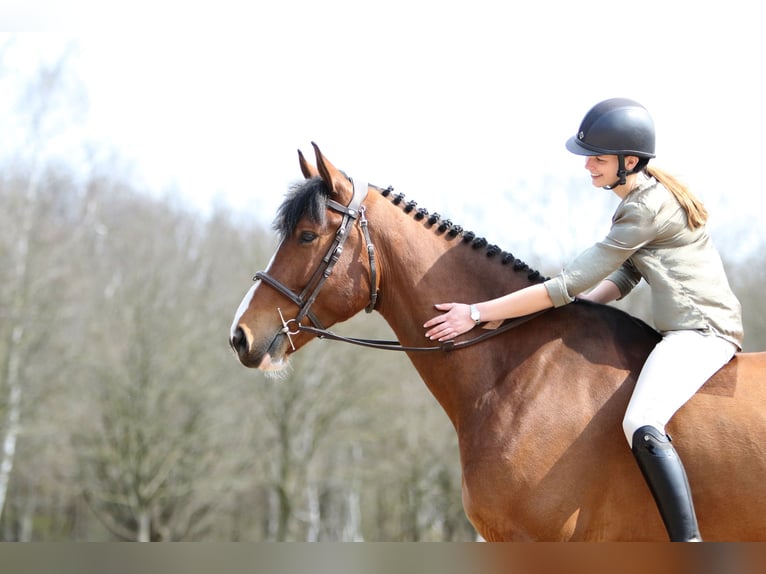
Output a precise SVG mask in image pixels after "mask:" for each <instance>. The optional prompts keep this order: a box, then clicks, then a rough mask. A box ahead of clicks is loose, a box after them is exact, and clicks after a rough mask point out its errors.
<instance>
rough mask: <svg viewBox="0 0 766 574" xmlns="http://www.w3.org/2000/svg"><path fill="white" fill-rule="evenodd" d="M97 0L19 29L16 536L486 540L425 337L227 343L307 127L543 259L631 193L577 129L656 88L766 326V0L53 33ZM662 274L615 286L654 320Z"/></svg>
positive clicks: (6, 461) (479, 6)
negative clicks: (763, 4) (376, 342)
mask: <svg viewBox="0 0 766 574" xmlns="http://www.w3.org/2000/svg"><path fill="white" fill-rule="evenodd" d="M42 4H46V3H45V2H43V3H42ZM80 4H82V2H75V3H74V7H73V8H71V9H70V8H66V9H65V8H62V7H61V6H58V5H54V4H51V5H50V6H44V7H45V8H49V9H47V10H42V11H41V12H40V14H41V15H40V16H39V17H37V16H36V15H33V16H30V17H28V18H27V19H22V20H19V21H18V22H16V21H15V20H6V21H9V22H12V23H13V24H14V25H16V27H17V28H18V30H15V31H10V32H6V33H3V34H0V445H2V450H1V451H0V539H2V540H6V541H19V540H23V541H86V540H87V541H107V540H108V541H117V540H131V541H136V540H156V541H171V540H187V541H191V540H205V541H283V540H301V541H318V540H328V541H330V540H332V541H335V540H368V541H420V540H473V539H475V533H474V532H473V529H472V528H471V526H470V524H468V522H467V521H466V519H465V516H464V514H463V510H462V505H461V499H460V473H459V462H458V458H457V447H456V439H455V433H454V430H453V429H452V427H451V425H450V424H449V421H448V420H447V418H446V416H445V415H444V414H443V412H442V411H441V409H440V407H439V405H438V404H437V403H436V401H435V400H434V399H433V398H432V397H431V395H430V394H429V393H428V391H427V389H426V388H425V386H424V385H423V383H422V382H421V381H420V379H419V378H418V376H417V374H416V373H415V371H414V369H413V368H412V367H411V366H410V364H409V362H408V361H407V360H406V357H405V356H404V355H400V354H396V353H387V352H383V351H374V350H363V349H358V348H351V347H347V346H344V345H342V344H340V343H334V342H329V341H318V342H316V343H313V344H312V345H310V346H308V347H307V348H305V349H303V350H302V351H301V352H300V353H299V354H298V355H296V357H295V358H294V361H293V366H292V369H291V370H290V372H289V374H288V375H287V376H286V377H284V378H283V379H282V380H273V379H268V378H266V377H265V376H263V375H262V374H260V373H257V372H255V371H249V370H246V369H244V368H243V367H241V366H240V365H239V363H238V362H237V361H236V359H235V358H234V356H233V354H232V352H231V351H230V350H229V347H228V344H227V337H228V329H229V325H230V322H231V320H232V317H233V315H234V312H235V310H236V308H237V305H238V304H239V302H240V300H241V298H242V296H243V295H244V293H245V291H246V290H247V289H248V288H249V286H250V285H251V280H252V276H253V275H254V273H255V271H257V270H259V269H262V268H264V267H265V265H266V263H267V262H268V260H269V258H270V256H271V253H272V251H273V249H274V247H275V237H274V235H273V233H272V230H271V221H272V219H273V217H274V215H275V212H276V209H277V207H278V206H279V204H280V202H281V200H282V197H283V194H284V193H285V191H286V190H287V188H288V186H289V185H290V184H291V183H292V182H294V181H296V180H297V179H298V178H299V177H300V171H299V169H298V163H297V154H296V149H298V148H302V149H303V150H304V151H305V152H311V149H310V148H311V146H310V142H311V141H316V142H317V143H318V144H319V146H320V147H321V148H322V151H323V152H324V153H325V154H326V155H327V157H328V158H329V159H330V161H332V162H333V163H334V164H335V165H336V166H337V167H339V168H341V169H344V170H345V171H347V172H348V173H349V174H350V175H352V176H353V175H356V176H358V177H361V178H363V179H366V180H367V181H369V182H371V183H374V184H377V185H380V186H384V187H385V186H388V185H392V186H394V188H395V189H396V191H397V192H401V193H404V194H405V195H406V196H407V198H408V199H414V200H416V201H418V205H419V206H420V207H425V208H427V209H428V210H430V211H438V212H439V213H441V214H442V215H444V216H445V217H449V218H450V219H452V220H453V221H454V222H455V223H459V224H460V225H462V226H463V227H464V228H466V229H470V230H473V231H475V232H476V233H477V234H479V235H483V236H485V237H486V238H487V239H488V240H489V241H490V242H492V243H496V244H498V245H499V246H501V247H502V248H503V249H506V250H508V251H512V252H513V253H514V254H516V255H517V256H519V257H521V258H522V259H524V260H525V261H526V262H527V263H529V264H530V265H531V266H532V267H535V268H538V269H540V270H541V271H542V272H543V273H544V274H546V275H552V274H555V273H556V272H557V271H558V270H559V269H560V268H561V266H562V265H563V264H564V263H565V262H566V261H567V260H568V259H570V258H571V257H573V256H574V255H576V254H577V253H578V252H579V251H581V250H582V249H584V248H585V247H587V246H589V245H590V244H591V243H593V242H594V241H596V240H598V239H600V238H601V237H602V236H603V235H604V233H605V232H606V231H607V230H608V227H609V222H610V217H611V213H612V212H613V210H614V208H615V207H616V205H617V198H616V197H615V196H613V194H611V193H610V192H607V191H604V190H599V189H595V188H593V187H592V186H591V185H590V181H589V178H588V177H587V173H586V172H585V171H584V169H583V163H584V162H583V160H582V158H578V157H574V156H571V155H570V154H568V153H567V152H566V150H565V149H564V141H565V140H566V138H567V137H569V136H570V135H572V134H573V133H574V132H575V131H576V129H577V127H578V125H579V122H580V120H581V118H582V116H583V115H584V114H585V112H586V111H587V110H588V109H589V108H590V107H591V106H592V105H593V104H595V103H596V102H598V101H600V100H602V99H605V98H608V97H613V96H626V97H632V98H634V99H637V100H639V101H640V102H642V103H643V104H644V105H646V107H647V108H648V109H649V111H650V112H651V113H652V115H653V116H654V118H655V122H656V124H657V132H658V156H659V157H658V159H657V160H656V162H655V163H656V164H657V165H658V166H662V167H664V168H666V169H667V170H668V171H671V172H673V173H676V174H677V175H679V176H680V177H681V179H684V180H685V181H687V182H688V183H690V184H691V185H692V188H693V189H694V190H695V192H696V193H697V194H698V195H699V196H700V197H701V198H702V199H703V201H704V202H705V203H706V205H707V206H708V208H709V210H710V211H711V222H710V227H711V230H712V233H713V236H714V239H715V241H716V243H717V244H718V246H719V249H720V251H721V252H722V256H723V258H724V260H725V264H726V266H727V269H728V271H729V277H730V280H731V283H732V286H733V287H734V290H735V292H736V293H737V295H738V296H739V297H740V299H741V301H742V304H743V308H744V316H745V329H746V350H762V349H766V317H765V316H764V314H763V309H762V302H763V294H762V293H763V290H762V284H763V281H764V275H766V271H764V270H765V269H766V264H765V263H766V261H765V260H764V259H765V256H764V249H763V247H764V236H763V232H762V230H763V229H764V223H765V222H764V217H765V216H764V214H765V213H766V210H765V209H764V202H765V201H766V194H764V189H763V187H764V186H763V183H762V182H761V178H760V177H759V174H758V166H759V165H760V162H761V155H762V153H763V151H764V146H763V143H762V134H763V133H764V128H766V112H764V108H763V106H762V102H763V101H766V93H764V92H765V91H766V88H765V87H764V86H763V82H761V81H760V78H759V77H757V74H756V70H757V69H760V67H759V66H760V62H759V61H758V60H759V58H760V55H761V54H763V53H764V48H765V47H766V46H764V44H766V40H764V39H763V37H762V35H760V33H759V32H758V30H756V22H757V19H756V18H754V17H753V10H755V8H754V7H753V6H751V5H750V4H749V3H746V2H744V1H743V2H739V1H738V0H735V1H734V2H733V5H732V3H729V4H728V5H727V10H726V12H725V13H724V14H721V13H720V9H719V8H718V7H717V5H715V4H712V3H711V4H709V5H708V4H706V3H704V2H703V3H697V4H695V5H694V14H693V15H692V14H689V13H687V8H680V7H679V8H675V7H669V6H663V3H662V2H653V1H648V2H644V3H642V4H641V5H640V7H633V6H630V7H628V6H625V8H620V7H615V6H614V5H613V4H610V3H608V2H599V1H594V2H585V3H564V2H543V3H534V6H532V5H529V6H527V5H524V6H523V7H520V6H513V5H508V6H499V5H496V3H492V2H488V1H483V0H479V1H478V2H472V3H471V4H470V7H469V6H468V5H463V4H460V3H456V2H444V1H442V2H438V3H437V2H420V3H416V4H412V3H411V2H408V3H406V4H405V3H400V2H397V1H394V2H391V3H386V4H385V5H383V4H381V5H375V6H374V7H369V8H368V7H364V5H363V4H362V3H358V2H355V3H352V2H342V1H331V2H328V3H321V7H320V6H319V5H313V4H310V3H304V2H298V3H272V4H275V5H274V6H269V7H263V8H252V9H250V11H248V12H247V13H243V12H241V11H238V10H241V9H236V8H235V7H234V6H233V5H232V4H231V3H229V2H223V3H220V4H219V3H216V5H215V8H212V7H208V8H203V7H202V6H198V5H195V6H184V7H183V8H180V7H178V6H176V7H175V9H170V8H166V7H165V5H164V4H161V5H160V6H159V7H157V8H155V9H154V11H153V12H149V11H148V10H135V9H129V8H123V9H122V10H116V11H113V12H109V13H107V12H105V11H103V10H102V11H101V12H98V13H97V14H96V15H97V16H98V17H99V18H100V20H98V22H103V23H104V25H103V26H90V27H87V28H88V31H87V32H83V33H78V34H68V35H64V34H60V33H58V32H55V31H54V30H53V28H54V27H55V26H56V25H57V24H59V23H61V22H78V21H79V20H78V18H80V17H82V18H86V17H87V14H86V13H85V12H84V11H82V10H77V8H78V7H79V6H80ZM148 14H152V16H151V17H149V16H148ZM176 19H177V20H176ZM176 21H181V22H183V23H184V24H186V25H187V26H185V27H184V29H183V30H182V31H176V30H175V28H174V27H173V25H172V23H173V22H176ZM117 23H121V24H124V26H123V27H122V28H121V29H132V30H134V31H133V32H130V33H127V32H119V33H112V32H110V31H109V30H110V26H112V27H113V26H114V25H115V24H117ZM169 23H170V24H169ZM133 25H135V26H136V27H135V28H134V27H133ZM225 26H230V28H228V27H225ZM11 29H13V26H11ZM218 29H226V30H228V31H227V32H219V31H215V30H218ZM757 32H758V33H757ZM307 155H308V157H313V156H312V154H311V153H307ZM646 295H647V294H646V291H645V290H642V289H639V291H638V292H637V293H635V294H634V295H632V296H631V297H630V298H628V300H626V301H624V302H621V303H620V304H621V305H622V306H623V307H624V308H626V309H627V310H629V311H630V312H632V313H634V314H636V315H639V316H641V317H642V318H644V319H646V320H647V321H649V322H651V316H650V314H649V312H648V309H647V306H646V300H647V297H646ZM338 331H340V332H346V333H353V334H354V335H356V336H361V337H381V338H390V336H391V334H390V332H389V330H388V327H387V325H385V323H384V322H383V321H382V320H381V319H380V317H378V316H376V315H373V316H363V317H356V318H354V319H352V320H351V321H350V322H348V323H347V324H345V325H343V326H340V327H339V328H338ZM339 366H341V367H342V368H339Z"/></svg>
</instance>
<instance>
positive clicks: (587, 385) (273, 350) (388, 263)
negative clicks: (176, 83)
mask: <svg viewBox="0 0 766 574" xmlns="http://www.w3.org/2000/svg"><path fill="white" fill-rule="evenodd" d="M316 154H317V166H318V168H319V169H318V171H317V170H315V169H314V168H313V167H312V166H309V165H308V164H307V163H306V162H305V160H304V159H303V156H300V158H301V167H302V169H303V172H304V174H305V175H306V177H307V179H308V180H309V181H307V183H306V184H305V185H307V186H308V185H313V186H314V187H316V188H317V189H319V188H322V189H324V193H325V194H328V195H329V197H330V199H332V200H334V201H335V202H337V203H338V204H341V205H344V206H345V205H348V204H349V202H350V201H351V197H352V194H353V191H352V185H351V183H350V182H349V180H348V179H347V178H346V177H345V176H344V175H343V174H341V173H340V172H339V171H337V170H336V169H335V168H334V167H333V166H332V165H331V164H330V163H329V162H328V161H327V160H326V159H325V158H324V157H323V156H322V154H321V153H320V152H319V150H318V149H317V150H316ZM319 177H321V179H322V181H323V182H324V183H323V184H322V185H319V179H318V178H319ZM288 202H291V203H288ZM363 205H364V208H365V215H366V218H367V219H368V220H369V229H370V237H371V242H372V243H373V244H374V246H375V259H374V262H375V266H376V272H375V273H371V263H370V261H371V259H370V258H369V257H368V253H367V250H366V248H365V240H364V238H363V234H362V232H361V231H359V229H358V226H356V225H355V226H354V227H353V228H350V229H351V232H350V233H349V234H348V238H347V240H346V243H345V246H344V252H343V255H342V257H340V258H339V259H338V262H337V265H335V268H334V270H333V272H332V274H331V275H330V276H329V278H327V280H326V282H325V283H324V285H323V286H322V288H321V293H319V294H318V297H317V298H316V301H315V303H314V304H313V307H312V312H313V316H314V317H315V318H317V319H318V320H319V321H321V322H322V323H323V324H324V325H327V326H329V325H332V324H334V323H337V322H339V321H343V320H346V319H348V318H349V317H351V316H353V315H354V314H356V313H358V312H359V311H360V310H361V309H363V308H365V306H366V305H367V304H368V302H369V298H370V288H371V285H370V284H371V283H378V282H379V293H380V295H379V298H378V301H377V306H376V309H377V311H378V312H380V314H381V315H382V316H383V317H384V318H385V320H386V321H387V322H388V323H389V325H390V326H391V328H392V329H393V331H394V332H395V334H396V336H397V337H398V338H399V341H400V342H401V343H402V345H407V346H424V345H428V344H430V342H429V341H428V340H427V339H426V338H425V336H424V332H425V331H424V329H423V327H422V325H423V323H424V322H425V321H426V320H427V319H429V318H430V317H432V316H433V315H434V313H435V310H434V307H433V305H434V304H435V303H438V302H449V301H468V302H472V301H481V300H485V299H489V298H493V297H497V296H499V295H502V294H504V293H507V292H509V291H514V290H517V289H520V288H522V287H525V286H526V285H529V284H531V283H534V282H538V281H539V280H540V279H539V277H538V276H536V275H535V274H533V273H530V272H529V271H530V270H529V269H528V268H527V267H526V266H525V265H520V264H519V263H520V262H519V261H518V260H515V265H514V264H513V263H511V264H510V265H504V264H503V262H501V259H503V254H497V253H495V251H496V250H495V249H494V248H492V247H490V248H489V249H484V248H483V247H484V245H483V244H482V243H479V244H478V246H479V247H481V248H479V249H477V248H476V247H477V243H476V242H471V241H468V240H467V239H466V234H463V233H461V232H456V231H455V230H454V229H453V228H452V227H451V226H450V225H449V224H443V222H434V219H435V217H431V218H429V217H428V216H423V214H422V212H421V214H420V216H418V215H417V211H416V210H414V209H411V207H412V206H411V205H410V206H405V205H404V204H401V203H400V202H399V201H396V199H394V200H393V201H392V199H391V198H389V197H386V196H385V195H384V194H383V193H380V192H379V190H376V189H374V188H372V189H371V192H370V193H369V195H368V196H367V197H366V199H365V200H364V204H363ZM297 209H298V206H297V205H296V200H295V199H292V200H290V199H288V200H287V201H286V202H285V204H284V205H283V207H282V209H281V211H280V214H281V223H282V229H281V231H282V234H283V240H282V242H281V244H280V246H279V248H278V250H277V252H276V254H275V255H274V258H273V259H272V261H271V263H270V265H269V268H268V269H267V273H268V275H269V277H272V278H276V279H278V281H279V282H280V283H281V284H282V285H284V286H286V287H287V288H288V289H290V290H292V291H293V292H295V291H298V292H299V291H300V290H301V289H303V288H304V286H306V285H307V284H308V283H309V282H310V281H311V277H312V273H313V272H314V269H315V268H316V267H317V266H318V265H319V264H320V260H321V259H322V256H323V255H324V254H325V253H326V251H327V249H328V245H330V244H331V243H332V241H333V240H334V239H335V234H336V230H337V229H338V228H339V227H340V226H341V225H342V221H341V215H340V214H338V213H336V212H334V211H331V210H327V211H326V212H325V213H318V214H316V215H318V216H319V217H318V220H316V221H314V220H312V218H311V217H308V216H303V217H297V215H296V213H292V219H291V217H290V216H291V211H295V210H297ZM298 215H299V214H298ZM325 218H326V219H325ZM490 255H491V256H490ZM505 255H507V254H505ZM506 259H507V257H506ZM511 260H513V258H511ZM373 277H374V278H373ZM271 287H273V285H268V284H266V283H265V282H264V281H259V282H257V283H256V285H254V287H253V288H252V289H251V290H250V292H248V294H247V295H246V296H245V299H244V300H243V302H242V305H241V306H240V309H239V311H238V312H237V316H236V318H235V321H234V324H233V325H232V345H233V346H234V348H235V350H236V351H237V353H238V356H239V359H240V360H241V361H242V363H243V364H244V365H246V366H250V367H257V368H260V369H264V370H269V369H278V368H280V367H281V366H283V365H284V362H285V360H286V357H287V356H288V355H289V354H290V353H292V352H293V349H292V348H291V345H290V341H289V340H288V337H287V336H286V334H285V331H286V330H287V328H290V329H293V335H292V340H293V343H294V344H295V349H298V348H300V347H301V346H302V345H304V344H306V343H307V342H308V341H309V340H310V339H311V338H312V335H310V334H306V333H303V332H301V333H298V334H295V331H297V329H294V324H293V325H292V326H290V323H291V322H290V321H287V322H286V323H285V321H284V320H281V319H280V315H279V313H278V311H277V308H280V309H281V312H282V313H283V315H284V317H285V319H289V318H291V317H295V315H296V313H297V311H296V308H297V307H298V306H299V305H298V304H297V303H296V302H290V301H289V300H288V299H287V297H286V296H285V294H284V292H281V291H279V290H278V289H273V288H271ZM373 291H374V289H373ZM302 321H303V322H307V320H306V319H302ZM480 332H482V330H481V329H478V328H477V329H474V331H472V332H470V333H467V334H466V335H463V336H462V337H460V338H459V339H458V341H461V340H466V339H470V338H471V337H472V336H475V335H476V334H478V333H480ZM657 341H658V334H657V333H656V332H655V331H654V330H652V329H650V328H649V327H648V326H647V325H645V324H644V323H642V322H640V321H638V320H636V319H634V318H632V317H630V316H628V315H627V314H625V313H623V312H621V311H619V310H617V309H614V308H612V307H609V306H603V305H596V304H590V303H585V302H582V303H581V302H577V303H573V304H571V305H568V306H566V307H563V308H560V309H556V310H550V311H547V312H545V313H543V314H542V315H540V316H538V317H536V318H534V319H532V320H530V321H527V322H525V323H523V324H520V325H519V326H517V327H516V328H514V329H511V330H509V331H507V332H505V333H503V334H501V335H499V336H497V337H495V338H491V339H488V340H486V341H484V342H482V343H480V344H476V345H472V346H469V347H466V348H463V349H459V350H454V351H451V352H445V351H439V352H409V353H408V355H409V358H410V359H411V361H412V363H413V364H414V366H415V368H416V369H417V371H418V373H419V374H420V376H421V377H422V378H423V380H424V381H425V383H426V385H427V386H428V388H429V389H430V390H431V392H432V393H433V395H434V396H435V397H436V399H437V400H438V401H439V403H440V404H441V406H442V407H443V408H444V410H445V411H446V413H447V415H448V416H449V418H450V420H451V421H452V423H453V425H454V427H455V430H456V431H457V435H458V440H459V446H460V458H461V464H462V471H463V503H464V507H465V510H466V513H467V515H468V517H469V518H470V520H471V522H472V523H473V524H474V526H475V527H476V529H477V531H478V532H479V533H480V534H481V535H482V536H483V537H484V538H485V539H487V540H667V535H666V533H665V529H664V527H663V524H662V522H661V519H660V517H659V514H658V512H657V509H656V506H655V504H654V501H653V499H652V497H651V494H650V493H649V490H648V488H647V487H646V485H645V484H644V481H643V478H642V477H641V474H640V471H639V470H638V467H637V465H636V463H635V461H634V460H633V457H632V455H631V453H630V449H629V447H628V445H627V442H626V440H625V437H624V435H623V432H622V428H621V421H622V416H623V414H624V411H625V407H626V405H627V402H628V399H629V397H630V393H631V391H632V389H633V385H634V383H635V381H636V378H637V376H638V373H639V371H640V369H641V367H642V365H643V362H644V360H645V359H646V356H647V354H648V353H649V352H650V350H651V349H652V348H653V346H654V345H655V344H656V342H657ZM764 373H766V353H752V354H739V355H737V356H736V357H735V358H734V359H733V360H732V361H731V362H730V363H729V364H728V365H727V366H725V367H724V368H723V369H722V370H721V371H719V373H717V374H716V375H715V377H714V378H713V379H711V380H710V381H709V382H708V383H707V384H706V385H705V386H704V387H703V388H702V389H701V390H700V392H698V393H697V394H696V395H695V396H694V397H693V398H692V399H691V400H690V401H689V402H688V403H687V404H686V405H685V406H684V407H683V408H682V409H681V410H680V411H679V412H678V413H677V414H676V416H675V417H674V418H673V419H672V421H671V423H670V424H669V426H668V431H669V433H670V434H671V436H672V437H673V438H674V442H675V445H676V448H677V450H678V451H679V453H680V455H681V457H682V459H683V460H684V463H685V465H686V470H687V473H688V475H689V480H690V483H691V486H692V492H693V495H694V499H695V504H696V509H697V515H698V519H699V523H700V530H701V532H702V535H703V537H704V538H705V539H706V540H766V496H765V494H766V489H765V488H764V480H766V441H764V437H766V409H764V405H766V385H764V384H763V382H764V381H763V378H764ZM668 384H669V385H671V384H673V381H668Z"/></svg>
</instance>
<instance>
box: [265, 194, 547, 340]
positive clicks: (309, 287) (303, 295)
mask: <svg viewBox="0 0 766 574" xmlns="http://www.w3.org/2000/svg"><path fill="white" fill-rule="evenodd" d="M351 181H352V184H353V195H352V196H351V201H349V203H348V205H342V204H340V203H338V202H337V201H334V200H332V199H329V198H328V199H327V207H328V208H329V209H332V210H333V211H336V212H338V213H340V214H342V215H343V219H342V221H341V223H340V226H339V227H338V230H337V231H336V232H335V239H334V240H333V243H332V245H330V248H329V249H328V250H327V253H326V254H325V256H324V257H323V258H322V260H321V261H320V263H319V265H318V266H317V268H316V270H315V271H314V273H313V275H312V276H311V279H310V280H309V282H308V283H307V284H306V286H305V287H304V288H303V291H301V292H300V293H296V292H295V291H293V290H292V289H290V288H289V287H287V286H286V285H285V284H284V283H282V282H280V281H279V280H278V279H275V278H274V277H272V276H271V275H269V274H268V273H267V272H266V271H258V272H257V273H256V274H255V277H253V280H254V281H257V280H261V281H263V282H264V283H265V284H267V285H269V286H270V287H272V288H273V289H276V290H277V291H278V292H279V293H281V294H282V295H284V296H285V297H287V298H288V299H289V300H290V301H292V302H293V303H294V304H295V305H296V306H297V307H298V314H297V315H296V316H295V317H294V318H292V319H287V320H285V317H284V315H283V314H282V309H280V308H279V307H277V313H279V319H280V321H281V322H282V330H281V333H282V334H284V335H285V336H287V339H288V341H289V342H290V346H291V347H292V349H293V351H294V350H295V345H293V340H292V336H293V335H297V334H299V333H301V332H305V333H312V334H314V335H316V336H317V337H319V338H320V339H331V340H334V341H343V342H346V343H351V344H353V345H360V346H363V347H372V348H375V349H385V350H389V351H453V350H457V349H461V348H464V347H468V346H471V345H475V344H476V343H480V342H481V341H485V340H486V339H489V338H491V337H495V336H497V335H500V334H501V333H504V332H506V331H508V330H510V329H512V328H514V327H517V326H519V325H521V324H522V323H526V322H527V321H529V320H530V319H533V318H535V317H537V316H538V315H540V314H542V313H544V312H545V310H543V311H539V312H537V313H533V314H531V315H525V316H524V317H518V318H515V319H508V320H506V321H505V322H503V324H502V325H500V326H499V327H497V328H496V329H492V330H486V331H485V332H484V333H482V334H480V335H477V336H476V337H473V338H471V339H468V340H465V341H458V342H455V341H453V340H450V341H445V342H443V343H441V344H439V345H435V346H431V347H410V346H405V345H402V344H400V343H399V341H382V340H373V339H357V338H354V337H344V336H341V335H337V334H335V333H333V332H332V331H329V330H327V329H326V328H325V327H324V326H323V325H322V322H321V321H320V320H319V318H318V317H317V316H316V314H314V312H313V311H311V306H312V305H313V304H314V301H316V298H317V296H318V295H319V292H320V291H321V289H322V287H323V286H324V283H325V281H327V279H328V278H329V277H330V275H331V274H332V271H333V269H334V267H335V264H336V263H337V262H338V259H340V256H341V254H342V253H343V245H344V243H345V242H346V239H348V236H349V232H350V231H351V228H352V226H353V225H354V222H356V221H359V226H360V228H361V229H362V233H363V235H364V241H365V244H366V246H367V256H368V260H369V265H370V302H369V303H368V305H367V307H366V309H365V311H367V313H371V312H372V311H373V310H374V309H375V306H376V304H377V301H378V285H379V281H378V274H377V268H376V265H375V247H374V245H373V244H372V241H371V239H370V233H369V230H368V222H367V218H366V216H365V208H364V205H362V202H364V200H365V198H366V197H367V191H368V188H367V183H366V182H363V181H356V180H351ZM304 318H308V319H309V321H311V323H312V324H313V327H312V326H310V325H303V324H302V323H301V322H302V321H303V319H304ZM293 323H294V330H291V328H290V326H291V324H293Z"/></svg>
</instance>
